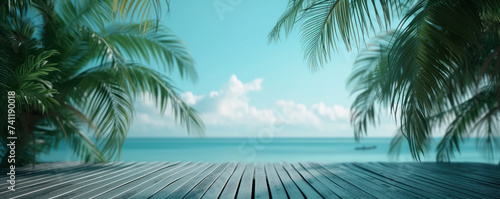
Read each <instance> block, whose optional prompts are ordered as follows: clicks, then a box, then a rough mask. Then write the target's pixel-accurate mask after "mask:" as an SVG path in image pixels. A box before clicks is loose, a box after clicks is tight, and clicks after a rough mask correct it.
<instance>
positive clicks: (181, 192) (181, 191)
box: [167, 163, 227, 198]
mask: <svg viewBox="0 0 500 199" xmlns="http://www.w3.org/2000/svg"><path fill="white" fill-rule="evenodd" d="M226 166H227V163H222V164H214V166H212V167H210V168H208V169H206V170H205V171H203V172H201V173H199V174H198V175H196V176H194V177H193V178H191V179H189V181H188V182H186V183H184V184H183V185H181V186H179V187H178V188H177V189H175V190H174V191H173V192H172V193H171V194H170V195H168V196H167V198H184V196H186V195H187V194H188V193H189V192H190V191H192V190H193V189H194V188H195V187H196V186H198V185H200V184H201V183H202V182H203V181H204V180H205V179H207V177H209V176H211V175H213V174H214V172H219V173H217V174H214V175H218V174H220V172H222V171H223V170H224V169H225V168H226ZM202 194H203V193H202ZM187 198H189V197H187Z"/></svg>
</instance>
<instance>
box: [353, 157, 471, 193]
mask: <svg viewBox="0 0 500 199" xmlns="http://www.w3.org/2000/svg"><path fill="white" fill-rule="evenodd" d="M359 166H360V167H364V168H367V169H370V170H373V171H376V172H377V173H378V174H380V175H383V176H386V177H387V178H390V179H392V180H394V181H396V182H398V183H401V184H406V185H408V186H411V187H415V188H418V189H420V190H423V191H422V192H428V193H430V194H432V195H434V196H432V197H443V198H461V197H464V195H463V194H462V193H459V192H456V191H451V190H449V189H446V188H443V187H442V186H436V185H435V184H431V183H428V182H426V181H421V180H420V179H418V178H415V177H414V176H412V175H411V174H410V173H404V172H405V171H402V170H397V169H392V168H390V167H386V166H383V165H381V164H378V163H363V164H360V165H359ZM409 167H412V166H409Z"/></svg>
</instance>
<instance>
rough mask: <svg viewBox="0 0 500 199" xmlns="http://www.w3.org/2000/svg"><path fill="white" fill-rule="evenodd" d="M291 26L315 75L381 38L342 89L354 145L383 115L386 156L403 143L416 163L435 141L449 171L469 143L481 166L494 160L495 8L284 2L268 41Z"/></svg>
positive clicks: (498, 40) (427, 0)
mask: <svg viewBox="0 0 500 199" xmlns="http://www.w3.org/2000/svg"><path fill="white" fill-rule="evenodd" d="M391 23H395V24H391ZM395 25H396V26H395ZM295 26H299V27H300V29H299V31H300V32H301V34H302V37H301V39H302V41H303V48H304V54H305V59H307V61H308V63H309V65H310V66H311V68H312V69H318V68H319V67H321V66H323V65H325V64H326V63H327V62H328V61H330V60H329V59H330V55H331V53H332V52H335V50H336V48H337V47H338V45H339V43H343V44H344V45H345V47H346V48H347V49H348V50H351V49H352V48H353V47H354V48H360V47H363V46H364V45H363V44H365V38H368V37H370V36H372V35H375V33H378V34H379V36H377V37H376V38H374V39H373V41H372V42H371V43H369V44H368V45H366V49H365V50H363V51H361V52H360V54H359V56H358V58H357V60H356V62H355V66H354V70H353V72H352V75H351V76H350V77H349V81H348V85H349V86H350V88H352V93H353V94H355V95H356V98H355V101H354V102H353V104H352V106H351V111H352V114H351V124H352V125H353V127H354V133H355V137H356V139H359V138H360V137H361V136H363V135H365V134H366V133H367V126H368V125H376V124H377V118H378V116H379V115H380V113H381V112H384V111H385V110H390V113H391V115H392V116H393V117H394V119H395V121H396V123H397V124H398V126H399V128H398V132H397V135H396V136H395V137H394V139H393V141H392V143H391V153H392V154H397V153H398V152H399V149H400V148H401V146H402V143H403V142H404V141H407V142H408V145H409V148H410V151H411V153H412V155H413V158H414V159H415V160H417V161H419V160H420V158H421V157H422V156H423V155H425V154H426V153H427V152H428V151H429V150H430V146H431V142H432V139H431V136H432V135H433V134H434V135H436V134H439V133H444V137H443V138H442V139H441V140H440V142H439V143H438V145H437V160H438V161H449V160H450V158H452V157H453V155H454V154H455V152H459V149H460V144H461V143H462V141H463V139H464V138H466V137H470V136H476V137H478V139H477V144H478V147H479V148H480V149H482V150H481V151H482V152H484V153H483V154H484V155H486V156H487V157H493V155H494V153H495V152H499V151H500V139H499V136H500V132H499V130H500V129H499V111H498V110H499V106H498V105H499V102H500V84H499V83H500V82H499V81H500V79H499V78H500V76H499V74H500V72H499V71H500V58H499V56H498V53H499V52H500V30H499V28H500V1H494V0H476V1H470V0H419V1H414V0H384V1H382V0H380V1H377V0H373V1H365V0H290V1H289V5H288V7H287V9H286V11H285V12H284V13H283V15H282V17H281V18H280V19H279V20H278V22H277V23H276V25H275V27H274V28H273V29H272V31H271V32H270V34H269V39H270V41H276V40H279V39H280V37H281V34H283V33H284V34H285V36H286V35H288V34H290V32H291V31H293V30H294V28H295ZM379 31H380V32H382V34H380V32H379Z"/></svg>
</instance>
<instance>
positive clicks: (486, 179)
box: [419, 164, 500, 186]
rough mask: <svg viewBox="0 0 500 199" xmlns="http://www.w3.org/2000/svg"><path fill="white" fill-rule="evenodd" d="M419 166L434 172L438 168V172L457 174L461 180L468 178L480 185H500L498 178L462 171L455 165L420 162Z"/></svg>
mask: <svg viewBox="0 0 500 199" xmlns="http://www.w3.org/2000/svg"><path fill="white" fill-rule="evenodd" d="M419 167H420V168H422V169H425V170H428V171H431V172H434V171H435V170H439V171H440V172H443V173H446V174H449V175H454V176H457V177H458V178H461V179H463V180H469V181H473V182H477V183H479V184H481V185H482V186H483V185H484V186H493V185H494V184H495V186H498V185H500V179H496V178H492V177H491V176H483V175H478V174H475V173H473V172H464V171H463V170H459V169H457V168H456V167H450V164H433V165H431V164H420V165H419Z"/></svg>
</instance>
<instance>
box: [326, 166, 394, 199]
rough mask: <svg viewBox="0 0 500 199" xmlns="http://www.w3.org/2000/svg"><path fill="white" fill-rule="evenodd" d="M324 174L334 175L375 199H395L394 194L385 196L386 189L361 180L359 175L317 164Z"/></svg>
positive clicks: (335, 167)
mask: <svg viewBox="0 0 500 199" xmlns="http://www.w3.org/2000/svg"><path fill="white" fill-rule="evenodd" d="M318 166H320V167H321V168H322V169H319V170H320V171H323V172H325V173H330V174H334V175H335V176H337V177H339V178H341V179H343V180H345V181H348V182H349V183H351V184H354V185H355V186H357V187H358V188H359V189H361V190H364V191H365V192H367V193H369V194H370V195H372V196H373V197H375V198H386V197H391V198H397V197H396V196H395V194H392V193H391V194H387V193H386V192H387V187H385V186H380V185H378V184H374V183H372V182H370V181H369V180H367V179H365V178H362V177H361V176H360V175H359V174H354V173H351V172H349V171H346V170H345V169H344V168H341V167H340V166H339V164H318Z"/></svg>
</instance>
